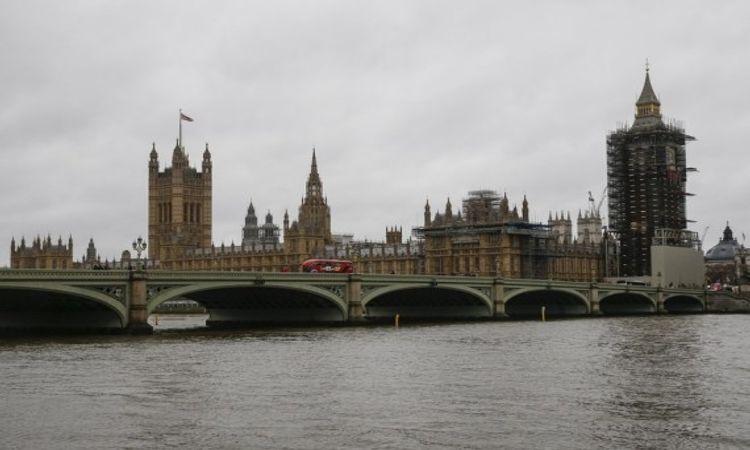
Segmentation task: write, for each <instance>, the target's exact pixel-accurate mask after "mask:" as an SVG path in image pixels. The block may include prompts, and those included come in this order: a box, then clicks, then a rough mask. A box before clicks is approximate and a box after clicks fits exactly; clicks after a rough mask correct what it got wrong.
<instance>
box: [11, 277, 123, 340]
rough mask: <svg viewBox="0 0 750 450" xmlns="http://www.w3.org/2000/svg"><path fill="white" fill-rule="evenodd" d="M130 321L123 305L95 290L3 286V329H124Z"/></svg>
mask: <svg viewBox="0 0 750 450" xmlns="http://www.w3.org/2000/svg"><path fill="white" fill-rule="evenodd" d="M123 289H124V286H123ZM124 296H125V293H124V292H123V298H124ZM127 321H128V311H127V308H126V306H125V305H124V304H123V303H120V302H119V301H117V300H116V299H115V298H113V297H110V296H108V295H106V294H104V293H103V292H98V291H95V290H93V289H88V288H84V287H78V286H71V285H65V284H57V283H55V284H52V283H50V284H47V283H33V284H32V283H5V282H4V283H2V284H0V329H6V330H8V329H23V330H35V329H59V330H85V329H87V330H95V329H122V328H124V327H125V326H126V325H127Z"/></svg>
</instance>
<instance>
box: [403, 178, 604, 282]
mask: <svg viewBox="0 0 750 450" xmlns="http://www.w3.org/2000/svg"><path fill="white" fill-rule="evenodd" d="M462 213H463V214H462ZM569 217H570V216H569V215H568V218H565V217H564V215H563V216H558V217H556V218H555V219H552V217H551V216H550V220H549V223H548V224H547V225H544V224H540V223H532V222H530V221H529V203H528V201H527V199H526V197H524V199H523V202H522V204H521V212H520V213H519V212H518V208H517V207H516V206H514V207H513V208H512V209H511V208H510V205H509V201H508V197H507V195H503V196H502V197H500V196H499V195H498V194H497V193H495V192H493V191H487V190H482V191H472V192H470V193H469V196H468V197H467V198H466V199H465V200H464V201H463V211H458V213H457V214H455V215H454V214H453V206H452V205H451V202H450V199H448V201H447V203H446V205H445V210H444V212H443V213H440V212H439V211H438V212H436V213H435V215H434V217H433V216H432V215H431V211H430V204H429V202H427V204H425V209H424V225H423V226H422V227H419V228H416V229H415V235H416V236H417V237H418V238H420V239H423V240H424V261H425V262H424V267H425V269H424V270H425V273H427V274H444V275H476V276H498V277H508V278H545V279H556V280H568V281H596V280H599V279H601V278H603V277H604V276H605V271H606V268H607V267H608V264H606V257H608V258H610V261H609V262H610V263H611V267H614V262H615V259H614V258H615V252H616V246H615V245H614V243H613V241H610V240H605V241H604V242H602V241H601V240H600V239H599V240H597V241H595V240H593V239H586V241H585V242H579V241H578V240H577V239H573V235H572V223H571V221H570V218H569ZM607 255H608V256H607Z"/></svg>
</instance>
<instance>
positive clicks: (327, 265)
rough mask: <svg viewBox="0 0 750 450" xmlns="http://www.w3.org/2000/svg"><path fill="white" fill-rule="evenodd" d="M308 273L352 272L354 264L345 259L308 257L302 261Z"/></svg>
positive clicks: (303, 267)
mask: <svg viewBox="0 0 750 450" xmlns="http://www.w3.org/2000/svg"><path fill="white" fill-rule="evenodd" d="M302 271H303V272H308V273H353V272H354V264H352V262H351V261H348V260H346V259H308V260H307V261H305V262H303V263H302Z"/></svg>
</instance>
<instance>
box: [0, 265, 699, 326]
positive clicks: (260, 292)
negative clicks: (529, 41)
mask: <svg viewBox="0 0 750 450" xmlns="http://www.w3.org/2000/svg"><path fill="white" fill-rule="evenodd" d="M710 295H711V294H710V293H709V292H706V291H703V290H691V289H672V288H669V289H664V288H655V287H648V286H633V285H622V284H601V283H574V282H562V281H553V280H528V279H507V278H491V277H453V276H425V275H372V274H335V275H334V274H308V273H261V272H182V271H180V272H170V271H158V270H154V271H101V270H94V271H86V270H75V271H64V270H13V269H10V270H8V269H6V270H0V329H2V330H6V331H7V330H13V329H23V330H33V329H87V330H111V331H113V330H130V331H133V332H138V331H146V332H147V331H149V330H150V326H149V325H148V323H147V319H148V316H149V314H151V313H152V312H153V311H154V310H155V309H156V308H157V307H158V306H159V305H160V304H162V303H164V302H167V301H170V300H177V299H189V300H193V301H195V302H198V303H199V304H201V305H202V306H204V307H205V308H206V310H207V311H208V313H209V319H208V321H207V323H208V325H209V326H221V325H233V324H253V323H255V324H259V323H264V324H269V323H357V322H368V321H384V320H393V318H394V317H395V315H396V314H398V315H399V316H400V317H401V318H403V319H410V318H413V319H493V318H494V319H501V318H533V317H539V316H540V312H541V309H542V307H544V308H545V312H546V315H547V316H548V317H572V316H585V315H622V314H650V313H698V312H703V311H705V310H706V304H707V302H708V299H709V296H710Z"/></svg>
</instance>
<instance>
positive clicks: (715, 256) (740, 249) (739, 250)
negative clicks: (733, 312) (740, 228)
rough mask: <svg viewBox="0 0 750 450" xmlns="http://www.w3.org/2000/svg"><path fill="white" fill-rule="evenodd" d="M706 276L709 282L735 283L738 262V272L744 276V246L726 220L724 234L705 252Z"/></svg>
mask: <svg viewBox="0 0 750 450" xmlns="http://www.w3.org/2000/svg"><path fill="white" fill-rule="evenodd" d="M705 260H706V277H707V278H708V281H709V282H711V283H717V282H718V283H730V284H736V281H737V269H738V267H737V266H738V264H739V269H740V273H741V274H742V276H743V277H744V274H745V273H746V270H745V269H746V266H745V263H746V261H745V247H744V246H743V245H741V244H740V243H739V242H737V239H735V238H734V233H732V229H731V228H730V227H729V222H727V226H726V228H724V235H723V236H722V238H721V240H720V241H719V243H718V244H716V245H714V246H713V247H711V248H710V249H709V250H708V251H707V252H706V257H705Z"/></svg>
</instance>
